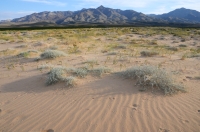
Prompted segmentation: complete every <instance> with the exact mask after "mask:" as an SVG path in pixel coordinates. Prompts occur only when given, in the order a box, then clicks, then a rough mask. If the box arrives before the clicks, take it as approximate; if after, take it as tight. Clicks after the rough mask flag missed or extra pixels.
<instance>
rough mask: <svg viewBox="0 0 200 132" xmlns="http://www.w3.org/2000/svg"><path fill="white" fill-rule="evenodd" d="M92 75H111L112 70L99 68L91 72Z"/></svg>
mask: <svg viewBox="0 0 200 132" xmlns="http://www.w3.org/2000/svg"><path fill="white" fill-rule="evenodd" d="M91 72H92V73H95V74H96V75H98V76H101V75H102V74H104V73H110V72H111V69H110V68H107V67H99V68H95V69H93V70H91Z"/></svg>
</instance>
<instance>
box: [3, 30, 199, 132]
mask: <svg viewBox="0 0 200 132" xmlns="http://www.w3.org/2000/svg"><path fill="white" fill-rule="evenodd" d="M133 67H136V68H141V67H150V68H151V67H154V68H156V70H159V71H166V72H167V73H169V74H170V76H166V77H170V78H166V79H167V80H171V81H172V82H173V84H177V85H172V86H173V87H174V88H175V86H180V87H181V89H176V88H175V89H173V90H174V91H173V90H172V91H165V90H166V89H162V88H160V87H159V86H160V84H159V85H157V84H156V83H155V85H154V84H153V82H156V80H152V76H151V75H148V76H144V78H142V79H143V81H142V82H140V79H141V78H138V76H135V77H129V76H128V77H127V76H126V75H129V73H128V72H129V71H127V70H128V69H130V68H133ZM154 70H155V69H154ZM153 73H154V72H152V74H153ZM130 74H131V75H132V73H130ZM159 75H160V74H159ZM162 75H163V74H162ZM167 75H168V74H167ZM156 77H157V76H156ZM162 79H163V78H162ZM138 81H139V82H138ZM150 82H151V83H150ZM162 82H165V80H163V81H162ZM159 83H161V82H159ZM170 83H171V82H170ZM143 84H145V85H143ZM149 84H152V86H150V85H149ZM170 86H171V84H170ZM199 131H200V29H198V28H171V27H126V28H82V29H78V28H77V29H45V30H5V31H0V132H199Z"/></svg>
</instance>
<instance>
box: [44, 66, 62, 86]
mask: <svg viewBox="0 0 200 132" xmlns="http://www.w3.org/2000/svg"><path fill="white" fill-rule="evenodd" d="M63 74H64V68H63V67H56V68H53V69H52V70H51V71H50V72H49V73H48V78H47V81H46V83H47V85H52V84H55V83H57V82H59V81H62V80H63V79H64V77H63Z"/></svg>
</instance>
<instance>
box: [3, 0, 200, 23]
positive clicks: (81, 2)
mask: <svg viewBox="0 0 200 132" xmlns="http://www.w3.org/2000/svg"><path fill="white" fill-rule="evenodd" d="M100 5H103V6H105V7H110V8H114V9H122V10H126V9H132V10H135V11H138V12H142V13H145V14H151V13H154V14H162V13H167V12H169V11H172V10H174V9H177V8H181V7H185V8H188V9H194V10H197V11H200V0H1V1H0V20H5V19H13V18H18V17H22V16H25V15H29V14H31V13H34V12H42V11H75V10H80V9H82V8H97V7H98V6H100Z"/></svg>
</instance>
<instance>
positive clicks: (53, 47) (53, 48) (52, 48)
mask: <svg viewBox="0 0 200 132" xmlns="http://www.w3.org/2000/svg"><path fill="white" fill-rule="evenodd" d="M49 49H51V50H57V49H58V47H57V46H56V45H53V46H50V47H49Z"/></svg>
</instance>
